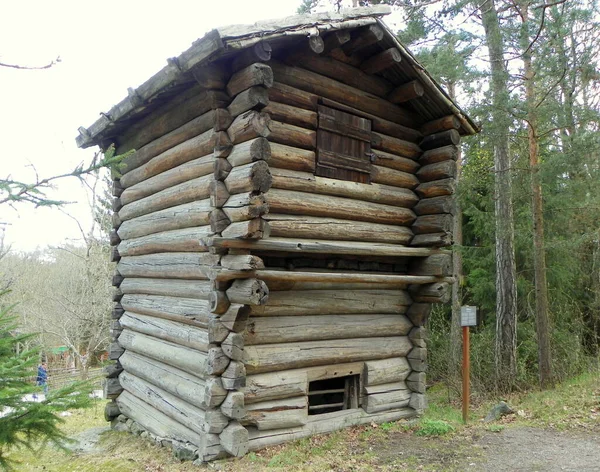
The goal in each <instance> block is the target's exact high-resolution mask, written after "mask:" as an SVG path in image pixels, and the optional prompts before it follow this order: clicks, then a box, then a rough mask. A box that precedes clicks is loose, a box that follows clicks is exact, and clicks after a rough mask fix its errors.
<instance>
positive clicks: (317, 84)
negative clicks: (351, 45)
mask: <svg viewBox="0 0 600 472" xmlns="http://www.w3.org/2000/svg"><path fill="white" fill-rule="evenodd" d="M271 68H272V69H273V72H274V73H275V75H276V76H277V80H278V81H279V82H282V83H284V84H286V85H289V86H292V87H296V88H299V89H301V90H305V91H307V92H310V93H314V94H316V95H320V96H323V97H326V98H329V99H331V100H336V101H339V102H342V103H346V104H348V105H349V106H351V107H354V108H358V109H359V110H362V111H365V112H367V113H371V114H373V115H378V116H380V117H381V118H384V119H386V120H390V121H393V122H395V123H398V124H401V125H405V126H415V125H417V126H419V125H420V122H419V121H420V120H419V119H418V118H417V117H416V116H414V115H413V114H412V113H409V112H408V111H406V110H405V109H403V108H400V107H398V106H396V105H394V104H392V103H390V102H388V101H386V100H384V99H382V98H380V97H377V96H376V95H373V94H371V93H368V92H364V91H362V90H358V89H356V88H354V87H350V86H348V85H346V84H342V83H340V82H337V81H335V80H332V79H329V78H327V77H324V76H322V75H319V74H316V73H314V72H311V71H308V70H305V69H301V68H299V67H290V66H287V65H284V64H281V63H279V62H276V61H272V63H271Z"/></svg>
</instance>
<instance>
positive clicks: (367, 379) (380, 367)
mask: <svg viewBox="0 0 600 472" xmlns="http://www.w3.org/2000/svg"><path fill="white" fill-rule="evenodd" d="M409 374H410V365H409V364H408V360H407V359H406V357H393V358H390V359H382V360H379V361H369V362H365V367H364V370H363V382H364V384H365V385H366V386H372V385H382V384H387V383H389V382H401V381H403V380H405V379H406V378H407V377H408V375H409Z"/></svg>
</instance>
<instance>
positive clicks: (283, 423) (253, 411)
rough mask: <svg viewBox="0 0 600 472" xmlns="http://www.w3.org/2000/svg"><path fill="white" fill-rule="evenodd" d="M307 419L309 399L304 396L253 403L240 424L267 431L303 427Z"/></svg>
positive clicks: (248, 407) (247, 408)
mask: <svg viewBox="0 0 600 472" xmlns="http://www.w3.org/2000/svg"><path fill="white" fill-rule="evenodd" d="M307 419H308V402H307V397H306V396H302V397H295V398H284V399H277V400H271V401H265V402H260V403H252V404H250V405H248V406H247V407H246V414H245V416H244V417H243V418H242V419H241V420H240V422H241V423H242V424H244V425H253V426H256V427H257V428H258V430H259V431H266V430H271V429H281V428H292V427H294V426H303V425H305V424H306V422H307Z"/></svg>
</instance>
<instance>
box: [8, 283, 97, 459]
mask: <svg viewBox="0 0 600 472" xmlns="http://www.w3.org/2000/svg"><path fill="white" fill-rule="evenodd" d="M5 294H6V292H0V298H1V297H2V296H3V295H5ZM13 310H14V306H1V305H0V470H13V466H14V465H15V462H14V461H13V460H11V459H9V458H8V456H7V454H8V452H9V451H10V450H13V449H18V448H27V449H30V450H36V449H39V448H42V447H44V446H46V445H47V444H49V443H50V444H52V445H54V446H56V447H58V448H60V449H63V450H64V449H66V446H67V444H68V443H69V439H68V438H67V436H66V435H65V434H64V433H63V432H62V431H61V429H60V425H61V423H62V422H63V421H64V420H63V419H62V418H61V417H60V416H59V414H60V413H61V412H63V411H67V410H72V409H78V408H85V407H87V406H89V405H90V404H91V400H90V397H89V395H88V393H89V391H90V388H89V384H88V383H87V382H74V383H72V384H70V385H68V386H66V387H64V388H61V389H59V390H56V391H50V392H49V393H48V395H47V396H46V397H45V399H44V400H42V401H39V402H36V401H31V400H30V399H31V395H34V394H41V387H39V386H36V385H35V382H34V380H35V376H36V369H37V363H38V360H39V358H40V357H39V351H38V350H37V349H27V350H23V351H19V346H22V345H24V342H25V341H27V340H28V339H29V338H30V337H31V336H32V335H19V334H15V332H16V331H17V328H18V325H17V323H16V320H15V316H13V315H12V313H13ZM40 398H41V397H40Z"/></svg>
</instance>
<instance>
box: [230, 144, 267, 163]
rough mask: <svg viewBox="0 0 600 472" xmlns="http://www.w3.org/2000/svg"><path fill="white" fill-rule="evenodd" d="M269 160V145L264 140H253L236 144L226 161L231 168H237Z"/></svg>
mask: <svg viewBox="0 0 600 472" xmlns="http://www.w3.org/2000/svg"><path fill="white" fill-rule="evenodd" d="M270 159H271V145H270V144H269V141H267V140H266V139H265V138H254V139H251V140H249V141H244V142H243V143H239V144H236V145H235V146H234V147H233V149H232V150H231V153H230V154H229V156H227V161H228V162H229V163H230V164H231V166H232V167H239V166H243V165H245V164H250V163H251V162H256V161H267V162H269V160H270Z"/></svg>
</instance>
